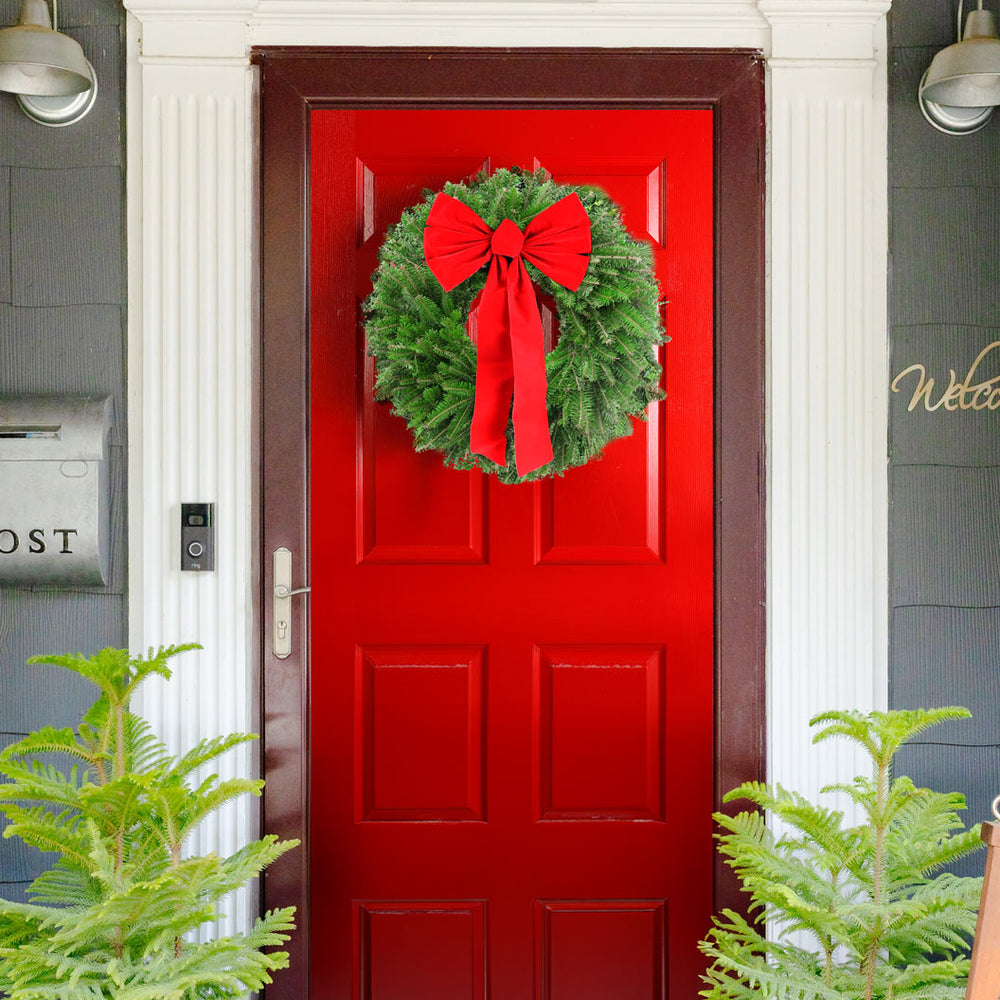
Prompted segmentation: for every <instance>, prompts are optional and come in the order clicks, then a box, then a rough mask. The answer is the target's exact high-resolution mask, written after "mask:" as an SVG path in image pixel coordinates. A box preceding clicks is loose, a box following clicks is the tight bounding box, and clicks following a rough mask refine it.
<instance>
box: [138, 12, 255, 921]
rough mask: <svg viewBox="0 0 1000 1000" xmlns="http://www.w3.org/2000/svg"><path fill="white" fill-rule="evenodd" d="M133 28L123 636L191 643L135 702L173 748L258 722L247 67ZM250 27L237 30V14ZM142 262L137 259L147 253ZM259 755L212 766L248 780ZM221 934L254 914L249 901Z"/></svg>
mask: <svg viewBox="0 0 1000 1000" xmlns="http://www.w3.org/2000/svg"><path fill="white" fill-rule="evenodd" d="M145 27H148V26H144V25H141V24H139V23H138V22H137V21H135V20H132V21H131V22H130V36H133V37H135V38H136V42H137V44H136V46H135V49H136V50H137V49H138V41H139V37H140V33H141V36H142V51H143V54H142V55H141V56H139V55H138V54H137V51H133V52H132V56H133V58H132V59H131V62H130V81H129V83H130V86H129V144H130V155H129V181H130V202H129V205H130V208H129V212H130V238H129V252H130V264H131V267H130V274H131V275H132V278H131V282H130V343H129V373H130V414H129V421H130V430H131V448H130V499H129V507H130V511H131V514H130V522H131V539H130V553H131V561H130V573H131V577H130V594H131V598H130V634H131V635H130V638H131V645H132V648H133V649H143V648H146V647H148V646H158V645H161V644H164V645H166V644H170V643H176V642H187V641H196V642H200V643H201V644H202V645H203V646H204V649H203V650H201V651H198V652H194V653H187V654H185V655H184V656H182V657H179V658H178V659H177V660H175V661H174V665H175V679H174V680H173V681H172V682H171V683H169V684H166V683H161V682H157V681H150V682H149V683H148V685H147V687H146V688H145V690H144V691H143V692H141V699H140V702H139V705H138V708H139V710H140V711H141V712H142V714H143V715H144V716H146V718H148V719H149V721H150V722H151V723H152V724H153V726H154V728H155V729H156V731H157V732H158V733H159V734H160V735H161V736H162V737H163V738H164V739H165V740H166V742H167V743H168V745H169V746H170V747H171V749H172V750H174V751H182V750H185V749H187V748H188V747H190V746H191V745H192V744H194V743H196V742H197V741H198V740H199V739H201V738H202V737H205V736H211V735H217V734H221V733H228V732H233V731H251V730H253V729H254V728H255V727H256V723H255V722H254V720H253V719H252V718H251V707H252V691H253V684H254V678H253V671H252V667H251V634H252V631H251V630H252V613H251V608H252V604H251V586H252V581H251V571H252V558H251V557H252V547H253V539H252V535H251V523H250V518H251V495H250V490H251V477H252V470H251V464H250V456H251V446H250V445H251V438H250V435H251V365H250V358H251V308H252V300H251V295H250V236H251V224H250V220H251V217H252V216H251V208H252V206H251V202H250V198H251V194H250V191H251V185H250V163H251V158H250V156H249V151H250V149H251V139H252V137H251V136H250V134H249V127H248V123H249V121H250V70H249V63H248V60H247V58H246V55H245V53H244V52H243V51H242V50H240V51H238V52H237V53H236V54H235V55H231V54H227V53H221V54H220V55H218V56H215V57H212V58H207V57H205V56H197V57H191V56H190V55H188V56H187V57H185V56H184V54H181V55H177V54H175V53H173V52H169V51H167V52H162V51H157V50H156V46H155V45H151V44H149V36H153V37H155V28H154V30H152V31H150V32H148V34H147V32H145V31H144V28H145ZM240 28H241V31H240V34H242V25H240ZM140 262H141V264H140ZM184 501H188V502H190V501H214V502H215V504H216V544H217V550H216V569H215V571H214V572H212V573H182V572H180V568H179V563H180V560H179V552H180V504H181V502H184ZM252 759H253V758H252V752H251V751H250V750H249V749H240V750H236V751H232V752H230V753H229V754H228V755H227V756H226V757H224V758H222V759H221V760H220V761H219V763H218V766H217V767H215V768H213V770H216V771H217V772H218V773H219V774H220V776H221V777H223V778H225V777H230V776H234V775H249V774H250V773H251V770H252ZM255 815H256V811H255V809H254V808H253V807H252V806H251V805H250V804H249V803H239V804H236V803H234V804H232V805H230V806H228V807H227V808H225V809H224V810H222V811H221V812H220V814H219V816H218V817H213V818H211V819H209V820H208V821H206V822H205V824H203V826H202V827H201V829H200V830H199V832H198V833H197V834H196V836H195V839H194V841H193V843H192V844H191V845H190V847H191V850H192V851H194V852H197V853H205V852H207V851H211V850H217V851H220V852H226V853H230V852H232V851H234V850H235V849H236V848H237V847H239V846H241V845H242V844H243V843H245V842H246V840H247V839H249V837H250V836H251V835H252V834H253V831H254V817H255ZM231 909H232V912H231V913H230V916H229V919H228V920H227V921H226V923H225V924H224V925H223V926H224V929H225V930H226V931H227V932H229V931H232V930H234V929H236V928H237V927H242V926H245V925H246V922H247V919H248V903H247V898H245V897H241V898H240V899H239V901H238V904H237V906H236V907H235V908H231Z"/></svg>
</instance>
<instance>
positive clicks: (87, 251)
mask: <svg viewBox="0 0 1000 1000" xmlns="http://www.w3.org/2000/svg"><path fill="white" fill-rule="evenodd" d="M52 162H58V161H56V160H53V161H52ZM123 198H124V190H123V182H122V174H121V170H120V169H119V168H117V167H86V168H72V169H37V168H29V167H16V168H14V169H12V171H11V268H12V276H11V278H12V296H11V299H12V302H13V303H14V304H15V305H20V306H62V305H79V304H83V303H115V304H120V303H121V302H122V299H123V295H124V276H123V270H124V268H123V263H122V261H123V259H124V249H125V246H124V233H123V228H122V223H121V219H122V203H123ZM42 220H44V224H41V221H42Z"/></svg>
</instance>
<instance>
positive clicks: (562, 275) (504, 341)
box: [424, 193, 591, 476]
mask: <svg viewBox="0 0 1000 1000" xmlns="http://www.w3.org/2000/svg"><path fill="white" fill-rule="evenodd" d="M590 249H591V241H590V219H589V217H588V216H587V211H586V209H585V208H584V207H583V203H582V202H581V201H580V198H579V196H578V195H576V194H575V193H574V194H570V195H567V196H566V197H565V198H561V199H560V200H559V201H557V202H555V203H554V204H553V205H550V206H549V207H548V208H546V209H545V210H544V211H542V212H539V213H538V215H536V216H535V217H534V218H533V219H532V220H531V221H530V222H529V223H528V225H527V226H526V227H525V229H524V232H522V231H521V230H520V229H519V228H518V226H517V224H516V223H515V222H513V221H512V220H511V219H504V220H503V221H502V222H501V223H500V225H499V226H497V228H496V229H495V230H491V229H490V228H489V226H487V225H486V223H485V222H484V221H483V220H482V219H481V218H480V217H479V215H478V214H477V213H476V212H474V211H473V210H472V209H471V208H469V206H468V205H466V204H464V203H463V202H460V201H459V200H458V199H457V198H452V197H451V195H447V194H443V193H442V194H439V195H438V196H437V197H436V198H435V199H434V204H433V205H432V206H431V210H430V212H429V213H428V215H427V223H426V225H425V228H424V256H425V258H426V259H427V264H428V266H429V267H430V269H431V271H432V273H433V274H434V276H435V277H436V278H437V280H438V281H439V282H440V283H441V286H442V287H443V288H444V290H445V291H449V292H450V291H451V290H452V289H453V288H455V287H456V286H457V285H460V284H461V283H462V282H463V281H465V280H466V279H467V278H469V277H471V276H472V275H473V274H475V273H476V272H477V271H478V270H479V269H480V268H481V267H482V266H483V265H484V264H486V263H487V262H489V265H490V267H489V273H488V275H487V278H486V285H485V287H484V288H483V290H482V292H481V293H480V296H479V299H478V312H477V315H478V328H479V331H478V340H477V352H476V402H475V407H474V410H473V414H472V427H471V429H470V436H469V437H470V439H469V448H470V450H471V451H473V452H474V453H476V454H478V455H484V456H485V457H486V458H489V459H491V460H492V461H494V462H496V463H497V465H504V464H505V463H506V459H507V422H508V419H509V417H510V414H511V399H513V404H514V405H513V420H514V457H515V461H516V463H517V473H518V475H519V476H525V475H527V474H528V473H529V472H533V471H534V470H535V469H538V468H540V467H541V466H543V465H546V464H547V463H549V462H551V461H552V458H553V454H552V440H551V438H550V435H549V418H548V409H547V407H546V403H545V394H546V390H547V386H546V381H545V348H544V345H543V339H542V338H543V334H542V320H541V316H540V315H539V313H538V302H537V300H536V297H535V288H534V286H533V285H532V283H531V277H530V276H529V274H528V271H527V269H526V268H525V266H524V261H525V260H527V261H530V263H532V264H533V265H534V266H535V267H537V268H538V269H539V270H540V271H541V272H542V273H543V274H546V275H547V276H548V277H549V278H551V279H552V280H553V281H555V282H557V283H558V284H560V285H563V286H564V287H566V288H568V289H570V290H571V291H576V289H577V288H579V287H580V283H581V282H582V281H583V277H584V275H585V274H586V273H587V266H588V264H589V262H590ZM470 320H471V316H470ZM467 325H468V324H467Z"/></svg>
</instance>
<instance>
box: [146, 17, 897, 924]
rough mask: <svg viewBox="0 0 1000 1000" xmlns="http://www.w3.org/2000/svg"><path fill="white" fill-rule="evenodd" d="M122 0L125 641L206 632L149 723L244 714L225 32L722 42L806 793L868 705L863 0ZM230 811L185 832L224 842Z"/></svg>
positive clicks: (784, 691)
mask: <svg viewBox="0 0 1000 1000" xmlns="http://www.w3.org/2000/svg"><path fill="white" fill-rule="evenodd" d="M126 7H127V8H128V9H129V11H130V12H131V17H130V22H129V33H128V45H129V58H128V94H129V97H128V107H129V113H128V114H129V166H128V178H129V193H128V199H129V201H128V206H129V207H128V218H129V226H130V237H129V248H130V285H129V289H130V315H131V322H130V351H129V378H130V386H131V390H130V411H129V421H130V483H131V487H132V492H131V495H130V496H131V503H130V554H131V581H132V582H131V590H130V612H131V614H130V621H131V638H132V642H133V646H134V647H140V648H141V647H143V646H146V645H148V644H150V643H158V642H161V641H178V640H182V639H187V638H198V639H199V640H200V641H201V642H203V643H204V644H205V646H206V650H205V652H204V653H203V654H201V655H200V656H198V657H190V658H189V659H188V660H187V662H186V663H184V664H183V665H182V666H181V669H180V674H181V677H180V683H179V684H175V685H173V686H172V687H170V688H168V689H166V690H165V691H156V692H152V693H151V696H150V697H147V698H146V699H145V700H144V702H143V705H142V708H143V711H145V712H146V713H147V714H148V715H149V717H150V718H151V719H152V720H153V721H154V723H156V724H157V728H159V729H161V730H162V731H164V732H165V733H167V735H168V738H169V739H170V740H171V741H181V740H184V741H187V740H189V739H193V738H195V737H196V736H200V735H205V734H209V733H214V732H218V731H222V730H226V729H230V728H246V727H247V726H249V725H251V724H252V720H251V719H250V716H249V711H250V699H249V692H250V690H251V688H252V687H253V685H254V684H255V683H256V667H255V664H254V663H253V661H252V659H251V655H250V653H251V649H252V643H251V629H252V622H251V620H250V618H251V611H250V609H251V602H250V586H251V584H250V580H251V571H252V552H253V541H254V540H253V538H252V537H251V528H250V510H251V493H250V484H251V478H252V477H251V469H250V468H249V462H250V455H251V450H250V435H251V433H252V428H251V425H250V392H251V382H250V378H251V372H250V357H251V353H252V343H251V341H252V324H251V309H252V308H253V301H252V288H253V285H252V270H251V261H250V257H249V253H250V251H249V237H250V226H249V220H250V218H251V217H252V208H253V206H252V197H253V189H252V184H251V177H252V176H253V170H254V168H255V164H254V156H255V145H254V137H253V134H252V129H251V122H252V110H253V109H252V101H251V91H250V86H249V79H250V71H249V61H248V54H249V50H250V47H251V46H253V45H279V44H280V45H321V44H337V45H485V46H507V45H509V46H623V47H637V48H649V47H670V48H674V47H705V48H719V47H745V48H751V49H759V50H760V51H762V52H763V53H764V54H765V55H766V56H768V57H769V60H770V61H769V83H768V95H769V96H768V110H767V114H768V128H769V133H768V134H769V157H770V160H769V163H770V166H769V171H770V174H769V176H770V187H769V197H768V219H769V232H770V237H769V240H770V242H769V246H770V249H769V260H768V305H769V316H770V319H769V326H768V331H767V343H768V497H769V506H768V594H769V599H768V607H769V610H768V643H769V648H768V669H769V677H768V684H769V694H768V697H769V714H768V725H769V753H770V774H771V777H772V778H773V779H776V780H780V781H782V782H784V783H787V784H789V785H794V786H795V787H798V788H800V789H801V790H802V791H804V792H806V793H810V792H811V791H813V790H814V789H815V788H816V787H818V786H819V785H820V784H823V783H825V782H827V781H830V780H837V779H840V778H844V777H847V776H848V775H849V774H850V773H852V770H853V766H854V764H853V761H852V760H850V759H846V758H844V757H843V754H842V753H841V751H839V750H838V749H837V748H836V747H832V746H831V748H830V749H829V751H828V752H817V751H813V749H812V748H811V746H810V742H809V734H808V733H807V732H806V731H805V721H806V719H807V717H808V715H809V714H810V713H811V712H812V711H814V710H815V709H820V708H826V707H833V706H856V707H859V708H865V709H867V708H871V707H878V706H882V705H884V704H885V701H886V660H887V645H888V642H887V611H886V607H887V602H888V585H887V565H886V563H887V558H886V552H887V523H886V520H887V513H886V512H887V485H886V410H887V406H886V390H887V386H886V382H887V373H886V360H885V354H886V312H885V307H886V304H885V295H886V250H887V227H886V215H887V207H886V198H887V196H886V106H887V105H886V101H887V98H886V86H885V75H886V49H885V14H886V11H887V8H888V4H887V2H886V0H760V2H759V3H754V2H752V0H708V2H706V3H703V4H700V3H688V2H673V0H633V2H628V3H619V2H611V0H592V2H577V0H564V2H551V0H550V2H546V3H539V2H533V0H530V2H529V0H526V2H519V0H503V2H495V0H435V2H426V0H353V2H342V0H259V2H254V0H126ZM140 51H141V56H140V54H139V53H140ZM206 213H207V214H206ZM213 217H214V218H215V219H216V220H218V221H219V222H220V225H218V226H216V224H215V223H214V222H211V221H210V220H211V219H212V218H213ZM221 223H224V224H221ZM182 499H206V500H213V499H214V500H216V501H217V502H218V503H219V526H220V527H219V531H220V536H219V552H218V569H217V571H216V573H215V574H212V575H206V576H196V575H193V574H181V573H179V572H178V570H177V546H178V530H177V520H178V513H177V508H178V504H179V503H180V501H181V500H182ZM826 750H827V748H824V751H826ZM237 763H239V762H237ZM242 763H244V764H245V763H246V761H245V760H244V761H243V762H242ZM234 766H235V764H234ZM250 813H251V810H250V809H249V808H248V809H246V810H244V811H243V812H241V813H238V814H233V815H232V816H231V817H229V818H228V819H227V820H226V822H225V823H224V824H223V827H222V828H220V829H219V830H213V831H208V832H207V833H206V835H205V838H204V843H206V844H207V843H210V842H213V838H215V839H217V840H218V841H219V843H220V846H222V847H226V846H231V845H232V844H233V843H235V841H236V840H237V839H238V838H239V837H240V836H241V835H242V834H243V833H245V831H246V830H247V829H248V828H249V825H250V819H249V817H250ZM244 916H245V915H243V916H241V917H240V919H241V920H242V919H243V917H244Z"/></svg>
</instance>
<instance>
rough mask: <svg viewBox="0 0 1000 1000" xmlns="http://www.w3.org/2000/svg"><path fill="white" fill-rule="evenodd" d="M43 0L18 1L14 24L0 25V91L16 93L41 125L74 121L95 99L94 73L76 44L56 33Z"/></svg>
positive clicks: (65, 36)
mask: <svg viewBox="0 0 1000 1000" xmlns="http://www.w3.org/2000/svg"><path fill="white" fill-rule="evenodd" d="M56 2H57V0H52V20H51V21H50V20H49V7H48V3H47V2H46V0H22V3H21V16H20V17H19V18H18V22H17V24H16V25H15V26H14V27H13V28H3V29H0V90H7V91H10V92H11V93H13V94H16V95H17V102H18V104H20V105H21V110H22V111H24V113H25V114H26V115H27V116H28V117H29V118H30V119H31V120H32V121H36V122H38V123H39V124H40V125H50V126H54V127H58V126H61V125H72V124H73V123H74V122H78V121H79V120H80V119H81V118H83V116H84V115H85V114H87V112H88V111H90V109H91V108H92V107H93V106H94V101H95V100H96V99H97V76H96V74H95V73H94V67H93V66H91V65H90V63H89V62H88V61H87V57H86V56H85V55H84V54H83V49H82V48H80V44H79V42H76V41H74V40H73V39H72V38H70V37H69V35H64V34H62V33H61V32H59V31H56V30H55V29H54V27H53V25H54V23H55V18H56Z"/></svg>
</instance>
